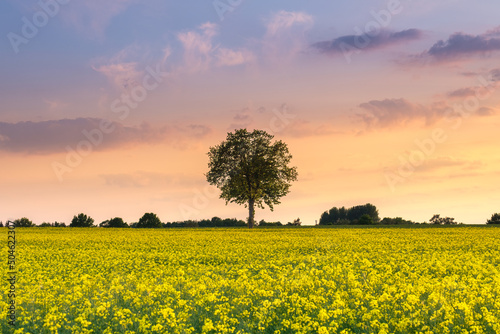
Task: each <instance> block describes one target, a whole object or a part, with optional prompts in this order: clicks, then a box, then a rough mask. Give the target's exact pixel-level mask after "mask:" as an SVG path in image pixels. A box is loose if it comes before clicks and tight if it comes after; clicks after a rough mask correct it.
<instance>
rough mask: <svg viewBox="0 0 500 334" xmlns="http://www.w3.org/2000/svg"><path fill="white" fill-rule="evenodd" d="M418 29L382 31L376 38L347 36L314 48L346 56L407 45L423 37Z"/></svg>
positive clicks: (316, 44)
mask: <svg viewBox="0 0 500 334" xmlns="http://www.w3.org/2000/svg"><path fill="white" fill-rule="evenodd" d="M422 35H423V34H422V32H421V31H420V30H418V29H407V30H401V31H397V32H392V31H389V30H382V31H380V33H378V34H377V35H375V36H371V35H368V34H362V35H345V36H341V37H338V38H335V39H333V40H331V41H322V42H317V43H314V44H312V47H313V48H315V49H317V50H318V51H319V52H321V53H325V54H329V55H337V54H344V53H345V52H349V50H353V49H358V50H361V49H363V50H376V49H381V48H384V47H387V46H391V45H396V44H401V43H405V42H408V41H412V40H416V39H419V38H421V37H422Z"/></svg>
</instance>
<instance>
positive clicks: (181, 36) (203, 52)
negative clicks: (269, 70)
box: [177, 22, 253, 73]
mask: <svg viewBox="0 0 500 334" xmlns="http://www.w3.org/2000/svg"><path fill="white" fill-rule="evenodd" d="M217 35H218V26H217V25H216V24H215V23H210V22H207V23H204V24H202V25H201V26H199V27H198V29H197V30H191V31H187V32H182V33H178V34H177V39H178V40H179V41H180V42H181V44H182V46H183V48H184V70H185V71H186V72H191V73H195V72H201V71H206V70H208V69H210V68H212V67H223V66H236V65H241V64H244V63H247V62H249V61H250V60H252V59H253V55H252V53H251V52H250V51H248V50H246V49H242V50H232V49H228V48H221V47H219V45H214V44H213V39H214V37H215V36H217Z"/></svg>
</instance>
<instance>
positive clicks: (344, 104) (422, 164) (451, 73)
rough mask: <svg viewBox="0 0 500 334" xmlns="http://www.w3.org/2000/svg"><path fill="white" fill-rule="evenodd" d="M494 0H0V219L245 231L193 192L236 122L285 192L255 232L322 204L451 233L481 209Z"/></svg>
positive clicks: (496, 77)
mask: <svg viewBox="0 0 500 334" xmlns="http://www.w3.org/2000/svg"><path fill="white" fill-rule="evenodd" d="M499 13H500V3H499V2H498V1H497V0H484V1H480V2H473V1H465V0H443V1H431V0H419V1H411V0H406V1H405V0H403V1H397V0H389V1H378V0H360V1H297V0H286V1H285V0H278V1H268V2H264V1H248V0H216V1H213V0H207V1H199V0H197V1H193V0H185V1H170V0H143V1H135V0H116V1H98V0H86V1H71V0H64V1H63V0H59V1H57V0H41V1H27V0H6V1H2V2H0V18H1V19H0V32H1V35H2V38H1V42H0V98H1V105H0V156H1V161H0V162H1V164H0V168H1V169H0V171H1V173H0V187H1V192H0V208H1V211H0V220H1V221H5V220H7V219H15V218H20V217H28V218H30V219H32V220H33V222H34V223H36V224H40V223H42V222H44V221H47V222H54V221H59V222H66V223H67V224H69V223H70V221H71V218H72V217H73V215H75V214H78V213H80V212H83V213H86V214H88V215H90V216H91V217H93V218H94V219H95V222H96V224H99V223H100V222H101V221H103V220H105V219H109V218H112V217H117V216H118V217H122V218H123V219H124V220H125V221H127V222H129V223H131V222H136V221H137V220H138V219H139V218H140V217H141V216H142V215H143V214H144V213H145V212H154V213H156V214H157V215H158V216H159V217H160V219H161V220H162V221H164V222H168V221H178V220H185V219H203V218H211V217H213V216H219V217H222V218H228V217H236V218H239V219H246V217H247V216H248V213H247V211H246V209H245V208H244V207H242V206H238V205H236V204H229V205H227V206H226V205H225V202H224V201H223V200H221V199H219V198H218V190H217V189H214V188H211V187H209V186H208V184H207V182H206V180H205V176H204V173H206V172H207V163H208V157H207V152H208V149H209V147H210V146H214V145H217V144H218V143H220V142H221V141H222V140H223V139H225V137H226V134H227V132H230V131H234V130H235V129H239V128H247V129H249V130H252V129H264V130H266V131H268V132H269V133H271V134H273V135H275V138H276V139H281V140H283V141H285V142H286V143H287V144H288V146H289V149H290V152H291V153H292V155H293V159H292V164H293V165H295V166H297V170H298V173H299V178H298V181H297V182H295V183H294V184H293V185H292V187H291V192H290V193H289V194H288V196H286V197H284V198H282V204H281V205H279V206H276V207H275V210H274V212H271V211H270V210H268V209H266V210H260V209H258V210H257V212H256V219H257V220H260V219H265V220H267V221H277V220H279V221H281V222H283V223H286V222H288V221H292V220H293V219H295V218H297V217H300V219H301V220H302V222H303V223H304V224H314V223H315V220H318V219H319V217H320V215H321V213H322V212H323V211H325V210H328V209H330V208H331V207H333V206H337V207H340V206H346V207H350V206H353V205H359V204H365V203H372V204H374V205H376V206H377V208H378V209H379V213H380V216H381V217H403V218H405V219H411V220H414V221H419V222H422V221H428V220H429V219H430V218H431V217H432V215H433V214H441V215H442V216H450V217H454V218H455V219H456V220H458V221H459V222H464V223H468V224H479V223H481V224H482V223H485V222H486V220H487V219H488V218H490V217H491V215H492V214H493V213H495V212H500V201H499V194H500V155H499V146H498V144H499V143H500V137H499V130H498V129H499V128H500V94H499V93H500V61H499V60H500V19H499Z"/></svg>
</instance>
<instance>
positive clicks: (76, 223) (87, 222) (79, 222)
mask: <svg viewBox="0 0 500 334" xmlns="http://www.w3.org/2000/svg"><path fill="white" fill-rule="evenodd" d="M92 226H94V219H92V218H90V217H89V216H87V215H85V214H83V213H80V214H79V215H78V216H73V219H72V220H71V224H69V227H92Z"/></svg>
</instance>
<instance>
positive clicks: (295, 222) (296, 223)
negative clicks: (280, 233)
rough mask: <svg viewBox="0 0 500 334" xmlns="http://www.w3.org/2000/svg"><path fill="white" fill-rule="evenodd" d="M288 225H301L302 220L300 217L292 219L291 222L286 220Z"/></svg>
mask: <svg viewBox="0 0 500 334" xmlns="http://www.w3.org/2000/svg"><path fill="white" fill-rule="evenodd" d="M287 225H288V226H301V225H302V222H301V221H300V218H297V219H294V220H293V222H288V223H287Z"/></svg>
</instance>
